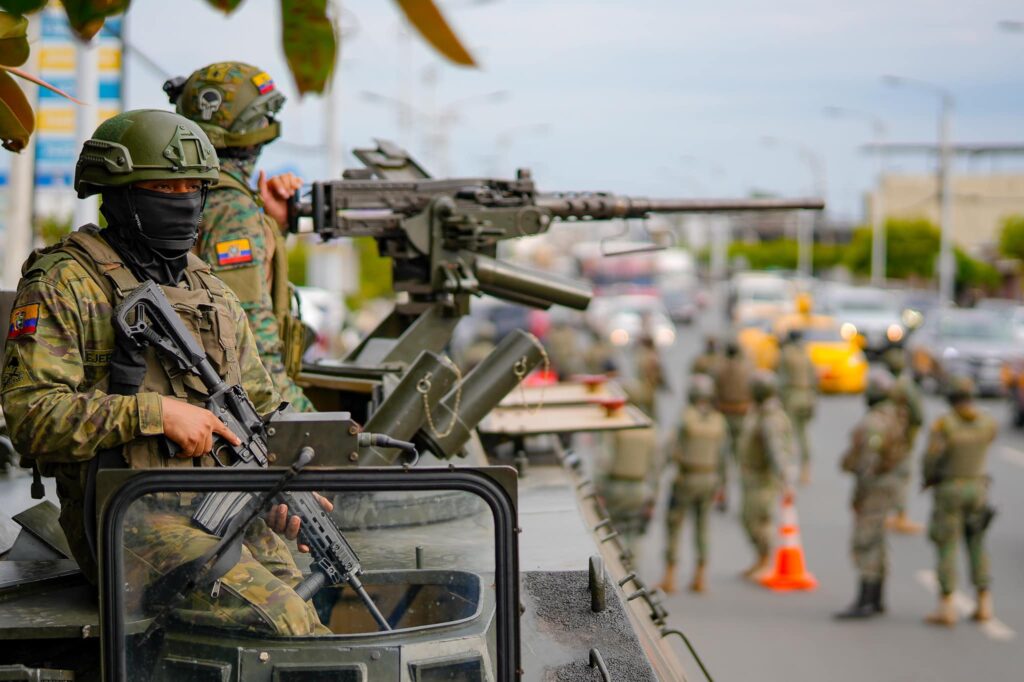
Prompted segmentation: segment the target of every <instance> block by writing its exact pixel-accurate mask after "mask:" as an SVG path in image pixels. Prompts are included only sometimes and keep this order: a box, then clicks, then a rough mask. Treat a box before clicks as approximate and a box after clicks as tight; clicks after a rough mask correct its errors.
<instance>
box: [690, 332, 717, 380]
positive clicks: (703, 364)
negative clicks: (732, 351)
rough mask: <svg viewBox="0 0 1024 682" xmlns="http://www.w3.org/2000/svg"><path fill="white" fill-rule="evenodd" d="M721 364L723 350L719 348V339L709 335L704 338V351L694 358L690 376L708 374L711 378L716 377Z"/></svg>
mask: <svg viewBox="0 0 1024 682" xmlns="http://www.w3.org/2000/svg"><path fill="white" fill-rule="evenodd" d="M721 362H722V350H721V348H720V347H719V342H718V337H717V336H715V335H714V334H708V335H707V336H705V337H704V350H703V351H701V353H700V355H698V356H697V357H696V358H694V360H693V363H691V365H690V376H691V377H692V376H696V375H698V374H706V375H707V376H709V377H714V376H715V373H716V372H717V371H718V365H719V364H720V363H721Z"/></svg>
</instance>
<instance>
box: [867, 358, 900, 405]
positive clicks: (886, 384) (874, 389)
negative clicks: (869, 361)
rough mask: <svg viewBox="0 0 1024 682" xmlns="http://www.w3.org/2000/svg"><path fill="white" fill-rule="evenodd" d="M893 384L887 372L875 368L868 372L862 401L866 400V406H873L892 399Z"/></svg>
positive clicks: (890, 375) (891, 377) (889, 373)
mask: <svg viewBox="0 0 1024 682" xmlns="http://www.w3.org/2000/svg"><path fill="white" fill-rule="evenodd" d="M895 383H896V382H895V381H894V380H893V376H892V373H891V372H889V370H887V369H882V368H880V367H875V368H874V369H872V370H871V371H870V372H868V385H867V387H865V389H864V399H865V400H867V403H868V405H874V404H875V403H880V402H882V401H883V400H885V399H887V398H890V397H892V393H893V384H895Z"/></svg>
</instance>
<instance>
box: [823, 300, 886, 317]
mask: <svg viewBox="0 0 1024 682" xmlns="http://www.w3.org/2000/svg"><path fill="white" fill-rule="evenodd" d="M833 307H834V308H835V309H836V310H839V311H842V312H844V313H867V314H876V315H897V314H898V312H899V311H898V309H897V307H896V305H894V304H893V302H892V301H891V300H890V299H889V298H888V297H886V296H857V297H849V298H846V297H843V298H839V299H837V300H836V301H835V302H834V304H833Z"/></svg>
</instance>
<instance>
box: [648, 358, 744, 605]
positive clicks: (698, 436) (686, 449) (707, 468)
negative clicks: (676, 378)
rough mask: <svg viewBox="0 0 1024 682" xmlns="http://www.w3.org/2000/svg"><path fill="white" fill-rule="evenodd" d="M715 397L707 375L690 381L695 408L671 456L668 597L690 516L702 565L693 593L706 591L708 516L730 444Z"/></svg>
mask: <svg viewBox="0 0 1024 682" xmlns="http://www.w3.org/2000/svg"><path fill="white" fill-rule="evenodd" d="M714 397H715V384H714V381H713V380H712V379H711V377H709V376H707V375H706V374H695V375H693V376H692V377H690V404H689V406H687V408H686V409H685V410H684V411H683V417H682V423H681V424H680V425H679V431H678V438H677V440H676V447H675V449H674V451H673V454H672V459H673V461H674V462H675V464H676V476H675V480H674V481H673V484H672V493H671V497H670V498H669V503H668V522H667V528H666V531H667V533H666V540H667V544H666V550H665V577H664V579H663V580H662V581H661V589H662V590H664V591H665V592H666V593H668V594H672V593H673V592H675V591H676V578H675V573H676V565H677V563H678V556H679V539H680V535H681V531H682V527H683V522H684V521H685V520H686V515H687V513H691V512H692V514H693V544H694V549H695V550H696V554H697V566H696V570H695V571H694V574H693V582H691V583H690V591H691V592H697V593H700V592H704V591H705V589H706V587H707V586H706V581H705V567H706V566H707V549H708V512H709V511H710V510H711V502H712V501H713V500H714V497H715V492H716V491H717V490H718V486H719V482H718V462H719V458H720V457H721V456H722V450H723V449H724V448H725V446H726V442H727V440H728V430H727V427H726V425H725V418H724V417H723V416H722V415H721V414H720V413H719V412H717V411H716V410H715V408H714V407H713V406H712V404H711V401H712V400H713V399H714Z"/></svg>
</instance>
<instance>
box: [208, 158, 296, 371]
mask: <svg viewBox="0 0 1024 682" xmlns="http://www.w3.org/2000/svg"><path fill="white" fill-rule="evenodd" d="M214 189H224V190H233V191H236V192H241V193H242V194H244V195H245V196H247V197H249V199H250V200H252V202H253V203H255V204H256V205H257V206H259V207H260V208H261V209H262V208H263V198H262V197H260V196H259V195H258V194H256V193H255V192H253V191H252V189H251V188H250V187H249V186H248V185H246V184H245V183H244V182H242V181H241V180H239V179H238V178H236V177H235V176H234V175H232V174H231V173H225V172H223V171H221V173H220V177H219V178H218V179H217V184H216V185H214ZM260 215H261V220H262V223H263V232H264V238H265V239H266V242H267V244H270V245H272V248H273V254H272V257H271V261H270V301H271V308H272V310H273V313H274V317H275V318H276V319H277V325H278V329H279V330H280V336H281V359H282V360H283V362H284V366H285V370H286V371H287V372H288V375H289V376H291V377H293V378H294V377H296V376H298V374H299V371H301V369H302V354H303V352H304V351H305V343H304V342H305V330H304V328H303V326H302V320H301V319H300V318H298V317H295V316H294V315H292V295H293V289H292V285H291V282H289V281H288V249H287V243H286V241H285V237H284V235H283V234H281V229H280V228H279V227H278V225H277V221H275V220H274V219H273V218H271V217H270V216H269V215H267V213H266V211H263V212H261V213H260ZM224 272H226V273H230V272H231V271H230V270H227V271H224ZM224 279H225V281H227V282H228V284H229V285H230V284H232V282H231V277H230V275H226V276H225V277H224ZM235 293H237V294H238V295H239V297H240V298H242V299H243V300H251V299H252V297H250V296H248V295H247V294H246V293H243V292H238V291H236V292H235Z"/></svg>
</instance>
